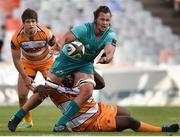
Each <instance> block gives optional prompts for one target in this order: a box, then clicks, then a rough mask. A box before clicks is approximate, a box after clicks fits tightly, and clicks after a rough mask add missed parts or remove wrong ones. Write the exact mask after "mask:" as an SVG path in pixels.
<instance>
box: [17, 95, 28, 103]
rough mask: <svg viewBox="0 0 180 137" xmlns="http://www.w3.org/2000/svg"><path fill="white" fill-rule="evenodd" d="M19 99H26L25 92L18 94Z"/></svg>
mask: <svg viewBox="0 0 180 137" xmlns="http://www.w3.org/2000/svg"><path fill="white" fill-rule="evenodd" d="M18 97H19V100H20V101H26V100H27V94H19V95H18Z"/></svg>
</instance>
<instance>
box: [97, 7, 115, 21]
mask: <svg viewBox="0 0 180 137" xmlns="http://www.w3.org/2000/svg"><path fill="white" fill-rule="evenodd" d="M100 12H104V13H110V15H111V16H112V14H111V10H110V9H109V7H108V6H99V7H98V8H97V9H96V10H95V11H94V19H97V17H98V16H99V13H100Z"/></svg>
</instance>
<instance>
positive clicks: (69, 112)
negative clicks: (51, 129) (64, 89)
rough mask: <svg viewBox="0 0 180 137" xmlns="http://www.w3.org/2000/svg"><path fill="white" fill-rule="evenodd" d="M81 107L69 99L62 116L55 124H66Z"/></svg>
mask: <svg viewBox="0 0 180 137" xmlns="http://www.w3.org/2000/svg"><path fill="white" fill-rule="evenodd" d="M80 109H81V107H80V106H79V105H78V104H77V103H76V102H74V101H71V102H70V103H69V105H68V107H67V109H66V110H65V111H64V113H63V116H62V117H61V118H60V119H59V120H58V122H57V123H56V125H57V126H58V125H66V123H67V122H68V121H69V120H71V118H72V117H73V116H74V115H75V114H76V113H77V112H79V110H80Z"/></svg>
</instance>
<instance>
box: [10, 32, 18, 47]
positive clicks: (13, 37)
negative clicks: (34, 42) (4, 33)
mask: <svg viewBox="0 0 180 137" xmlns="http://www.w3.org/2000/svg"><path fill="white" fill-rule="evenodd" d="M17 37H18V35H17V33H15V34H14V35H13V36H12V39H11V49H14V50H19V49H20V44H19V42H18V39H17Z"/></svg>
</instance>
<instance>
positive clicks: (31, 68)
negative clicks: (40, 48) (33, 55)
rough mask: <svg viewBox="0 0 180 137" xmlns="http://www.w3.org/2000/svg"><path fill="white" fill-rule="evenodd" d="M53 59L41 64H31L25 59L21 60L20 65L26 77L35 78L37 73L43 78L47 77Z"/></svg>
mask: <svg viewBox="0 0 180 137" xmlns="http://www.w3.org/2000/svg"><path fill="white" fill-rule="evenodd" d="M53 61H54V59H53V57H50V58H49V59H47V60H45V61H43V62H31V61H28V60H26V59H22V63H23V66H24V69H25V72H26V74H27V75H28V76H36V73H37V72H38V71H39V72H41V74H42V75H43V77H47V76H48V71H49V69H50V68H51V65H52V64H53Z"/></svg>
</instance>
